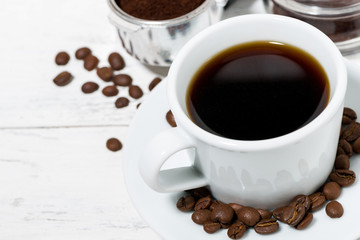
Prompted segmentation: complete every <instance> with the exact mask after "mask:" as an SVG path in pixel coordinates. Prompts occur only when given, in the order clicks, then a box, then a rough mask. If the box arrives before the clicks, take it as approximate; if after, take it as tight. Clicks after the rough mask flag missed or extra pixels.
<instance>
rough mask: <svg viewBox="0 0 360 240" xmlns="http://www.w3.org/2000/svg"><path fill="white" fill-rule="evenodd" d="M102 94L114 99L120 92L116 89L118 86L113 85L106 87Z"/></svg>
mask: <svg viewBox="0 0 360 240" xmlns="http://www.w3.org/2000/svg"><path fill="white" fill-rule="evenodd" d="M102 93H103V94H104V95H105V96H107V97H113V96H116V95H118V93H119V90H118V89H117V88H116V86H113V85H111V86H107V87H104V88H103V90H102Z"/></svg>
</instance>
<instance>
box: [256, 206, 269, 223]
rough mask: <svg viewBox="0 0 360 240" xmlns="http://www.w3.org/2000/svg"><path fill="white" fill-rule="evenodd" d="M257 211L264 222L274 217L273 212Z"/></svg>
mask: <svg viewBox="0 0 360 240" xmlns="http://www.w3.org/2000/svg"><path fill="white" fill-rule="evenodd" d="M256 210H257V211H258V213H259V214H260V217H261V219H262V220H264V219H269V218H271V217H272V212H270V211H269V210H266V209H261V208H258V209H256Z"/></svg>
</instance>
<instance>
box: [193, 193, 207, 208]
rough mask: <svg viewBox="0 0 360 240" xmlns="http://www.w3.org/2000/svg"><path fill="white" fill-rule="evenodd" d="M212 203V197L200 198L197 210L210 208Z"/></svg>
mask: <svg viewBox="0 0 360 240" xmlns="http://www.w3.org/2000/svg"><path fill="white" fill-rule="evenodd" d="M210 205H211V197H210V196H207V197H203V198H200V199H199V200H197V202H196V204H195V208H194V209H195V211H196V210H200V209H208V208H209V207H210Z"/></svg>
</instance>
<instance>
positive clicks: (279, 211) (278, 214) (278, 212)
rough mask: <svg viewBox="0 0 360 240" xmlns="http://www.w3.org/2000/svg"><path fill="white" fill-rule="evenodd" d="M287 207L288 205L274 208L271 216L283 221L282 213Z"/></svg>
mask: <svg viewBox="0 0 360 240" xmlns="http://www.w3.org/2000/svg"><path fill="white" fill-rule="evenodd" d="M286 208H288V206H285V207H279V208H276V209H274V211H273V217H274V218H275V219H277V220H279V221H280V222H285V220H284V218H283V215H284V210H285V209H286Z"/></svg>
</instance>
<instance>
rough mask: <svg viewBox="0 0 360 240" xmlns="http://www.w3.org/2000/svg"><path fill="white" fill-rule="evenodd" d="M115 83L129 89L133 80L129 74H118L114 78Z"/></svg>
mask: <svg viewBox="0 0 360 240" xmlns="http://www.w3.org/2000/svg"><path fill="white" fill-rule="evenodd" d="M113 82H114V84H115V85H118V86H122V87H127V86H130V85H131V83H132V78H131V77H130V76H129V75H127V74H118V75H115V76H114V77H113Z"/></svg>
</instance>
